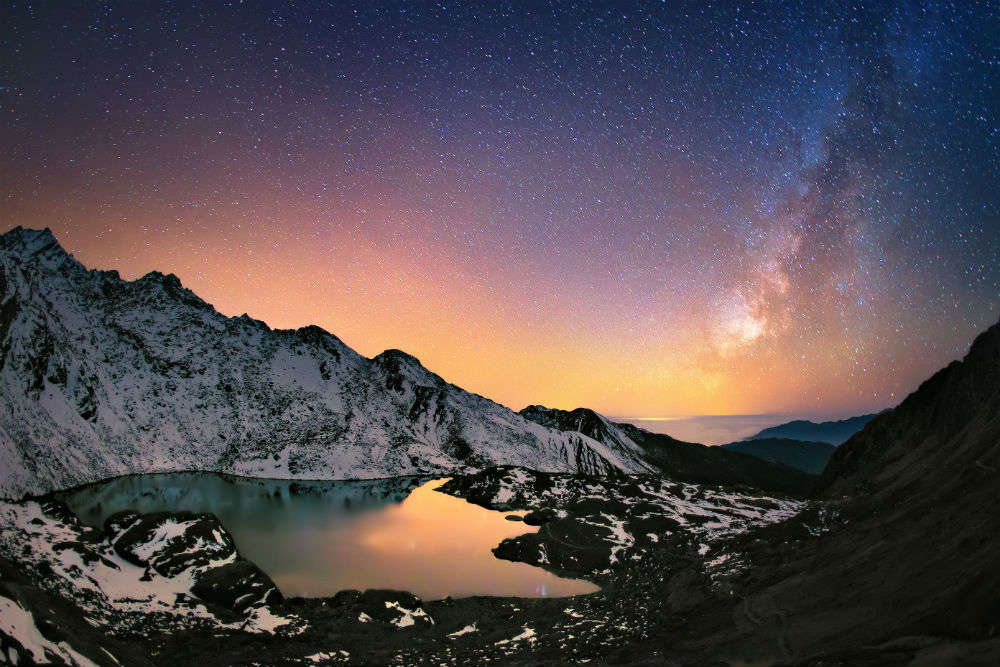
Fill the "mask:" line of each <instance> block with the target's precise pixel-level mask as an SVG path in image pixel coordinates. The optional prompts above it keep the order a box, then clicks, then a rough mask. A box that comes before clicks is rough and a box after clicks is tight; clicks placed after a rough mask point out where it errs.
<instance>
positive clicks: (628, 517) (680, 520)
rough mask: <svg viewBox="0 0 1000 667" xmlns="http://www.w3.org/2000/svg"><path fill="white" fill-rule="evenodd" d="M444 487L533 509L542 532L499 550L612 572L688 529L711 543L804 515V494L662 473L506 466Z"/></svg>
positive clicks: (486, 502)
mask: <svg viewBox="0 0 1000 667" xmlns="http://www.w3.org/2000/svg"><path fill="white" fill-rule="evenodd" d="M438 490H439V491H441V492H443V493H450V494H452V495H456V496H459V497H464V498H466V499H467V500H469V501H471V502H474V503H477V504H480V505H483V506H484V507H488V508H491V509H504V510H512V509H528V510H530V511H529V512H528V514H526V515H525V516H524V521H525V523H528V524H531V525H541V528H540V529H539V531H538V532H537V533H528V534H526V535H521V536H518V537H515V538H511V539H507V540H504V541H503V542H501V543H500V545H498V546H497V547H496V548H495V549H494V553H495V554H496V555H497V556H499V557H501V558H507V559H509V560H515V561H522V562H527V563H531V564H533V565H541V566H544V567H546V568H548V569H552V570H555V571H558V572H566V573H575V574H579V575H585V576H591V577H596V578H598V579H600V578H602V577H607V576H610V575H611V574H612V573H613V570H614V568H616V567H619V566H621V565H623V564H624V563H625V561H636V560H641V558H642V554H643V553H645V552H647V551H648V550H650V549H654V548H656V547H657V545H658V544H659V543H660V542H661V539H663V538H666V537H668V536H671V535H675V536H683V537H686V538H688V539H689V540H690V541H691V542H692V543H695V544H701V545H702V546H701V547H699V548H698V553H699V554H700V555H705V554H706V553H708V549H709V545H710V544H712V543H714V542H716V541H718V540H720V539H722V538H724V537H727V536H730V535H734V534H738V533H742V532H745V531H747V530H749V529H750V528H753V527H756V526H762V525H765V524H769V523H775V522H778V521H782V520H784V519H787V518H789V517H791V516H794V515H795V514H797V513H798V512H799V511H800V510H801V508H802V507H803V505H804V503H803V502H801V501H798V500H793V499H788V498H780V497H770V496H764V495H754V494H753V493H749V492H743V491H733V490H728V489H725V488H722V487H710V486H702V485H697V484H686V483H677V482H673V481H671V480H669V479H665V478H662V477H654V476H631V477H614V478H607V477H603V478H602V477H589V476H582V475H569V474H553V473H541V472H533V471H530V470H526V469H523V468H510V467H498V468H491V469H488V470H484V471H481V472H479V473H476V474H473V475H469V476H466V477H461V478H455V479H454V480H452V481H450V482H448V483H446V484H444V485H443V486H441V487H440V488H439V489H438Z"/></svg>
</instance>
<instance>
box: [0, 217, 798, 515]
mask: <svg viewBox="0 0 1000 667" xmlns="http://www.w3.org/2000/svg"><path fill="white" fill-rule="evenodd" d="M587 412H588V414H589V415H594V417H593V422H592V423H591V422H587V423H584V422H580V423H579V424H576V425H575V426H576V427H575V428H568V427H566V424H565V423H563V422H561V421H558V420H547V419H544V418H542V416H541V413H540V412H538V413H533V412H530V411H522V413H521V414H518V413H516V412H513V411H512V410H510V409H508V408H506V407H504V406H502V405H499V404H497V403H494V402H493V401H490V400H488V399H486V398H484V397H482V396H478V395H475V394H472V393H469V392H467V391H465V390H463V389H461V388H460V387H457V386H455V385H452V384H449V383H447V382H446V381H445V380H443V379H442V378H440V377H439V376H437V375H435V374H434V373H432V372H430V371H428V370H427V369H426V368H424V367H423V366H422V365H421V363H420V362H419V361H418V360H417V359H416V358H414V357H412V356H410V355H408V354H406V353H404V352H401V351H399V350H387V351H385V352H383V353H382V354H380V355H378V356H376V357H374V358H373V359H367V358H365V357H363V356H361V355H359V354H358V353H356V352H355V351H354V350H352V349H351V348H349V347H348V346H347V345H345V344H344V343H343V342H341V341H340V340H339V339H338V338H337V337H335V336H333V335H332V334H330V333H327V332H326V331H324V330H322V329H320V328H319V327H315V326H309V327H304V328H301V329H296V330H272V329H270V328H269V327H268V326H267V325H266V324H264V323H263V322H259V321H257V320H254V319H252V318H250V317H248V316H246V315H243V316H241V317H226V316H224V315H222V314H220V313H218V312H217V311H215V309H214V308H212V306H211V305H210V304H208V303H206V302H204V301H203V300H201V299H200V298H198V296H196V295H195V294H194V293H193V292H191V291H189V290H187V289H185V288H184V287H183V286H182V285H181V283H180V280H179V279H178V278H177V277H176V276H173V275H164V274H162V273H159V272H155V271H154V272H152V273H149V274H147V275H145V276H143V277H142V278H139V279H138V280H135V281H131V282H129V281H125V280H122V279H121V277H120V276H119V275H118V273H117V272H116V271H94V270H87V269H86V268H85V267H83V266H82V265H81V264H80V263H79V262H77V261H76V260H75V259H73V258H72V257H71V256H70V255H69V254H67V253H66V252H65V250H63V248H62V247H61V246H60V245H59V243H58V242H57V241H56V239H55V238H54V237H53V235H52V234H51V232H49V231H48V230H44V231H35V230H27V229H22V228H20V227H18V228H15V229H13V230H11V231H9V232H7V233H5V234H3V235H2V236H0V469H2V470H3V474H2V475H0V496H6V497H14V496H19V495H21V494H24V493H43V492H47V491H50V490H53V489H59V488H65V487H69V486H73V485H79V484H83V483H87V482H92V481H95V480H98V479H102V478H107V477H113V476H117V475H124V474H129V473H141V472H153V471H177V470H206V471H218V472H228V473H233V474H239V475H245V476H250V477H272V478H284V479H287V478H294V479H357V478H376V477H387V476H395V475H405V474H437V473H448V472H456V471H461V470H473V469H479V468H483V467H487V466H490V465H498V464H514V465H521V466H525V467H528V468H532V469H535V470H540V471H551V472H556V471H563V472H585V473H591V474H616V473H641V472H660V471H666V472H669V473H670V474H676V475H677V476H679V477H682V478H688V479H692V480H696V481H705V482H711V483H727V482H738V483H746V484H750V485H757V486H760V487H761V488H769V489H774V490H787V491H798V492H801V491H802V490H803V489H804V488H805V485H806V482H804V481H803V479H802V478H801V477H800V475H799V473H797V472H796V471H793V470H790V469H788V468H784V467H781V466H776V465H771V464H764V463H761V462H760V461H757V460H755V459H752V458H751V457H746V456H743V455H740V454H736V453H730V452H724V451H723V450H717V449H713V448H707V447H703V446H701V445H693V444H689V443H679V442H677V441H675V440H673V439H672V438H669V437H667V436H659V435H655V434H651V433H648V432H646V431H643V430H642V429H638V428H636V427H633V426H628V425H622V424H611V423H609V422H607V420H605V419H604V418H603V417H600V416H599V415H596V413H590V412H589V411H587Z"/></svg>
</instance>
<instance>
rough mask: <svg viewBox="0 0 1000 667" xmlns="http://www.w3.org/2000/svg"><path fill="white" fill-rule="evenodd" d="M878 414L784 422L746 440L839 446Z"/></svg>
mask: <svg viewBox="0 0 1000 667" xmlns="http://www.w3.org/2000/svg"><path fill="white" fill-rule="evenodd" d="M878 415H879V413H873V414H870V415H859V416H857V417H851V418H849V419H841V420H840V421H828V422H814V421H808V420H805V419H796V420H795V421H790V422H785V423H784V424H778V425H777V426H772V427H770V428H765V429H764V430H763V431H761V432H760V433H758V434H756V435H752V436H750V437H749V438H747V440H759V439H765V438H785V439H788V440H802V441H804V442H828V443H830V444H831V445H839V444H841V443H842V442H844V441H845V440H847V439H848V438H850V437H851V436H852V435H854V434H855V433H857V432H858V431H860V430H861V429H863V428H864V427H865V424H867V423H868V422H870V421H871V420H873V419H875V418H876V417H878Z"/></svg>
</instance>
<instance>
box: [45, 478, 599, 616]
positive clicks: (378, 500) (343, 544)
mask: <svg viewBox="0 0 1000 667" xmlns="http://www.w3.org/2000/svg"><path fill="white" fill-rule="evenodd" d="M442 483H443V480H427V479H417V478H413V477H404V478H393V479H387V480H366V481H351V482H301V481H290V480H265V479H245V478H239V477H230V476H224V475H216V474H212V473H164V474H155V475H137V476H133V477H121V478H117V479H112V480H109V481H106V482H101V483H99V484H95V485H92V486H88V487H84V488H81V489H76V490H73V491H67V492H62V493H60V494H58V497H59V499H60V500H62V501H63V502H65V503H66V504H67V505H69V506H70V508H71V509H72V510H73V511H74V512H76V513H77V515H79V517H80V518H81V519H82V520H83V521H84V522H86V523H89V524H92V525H96V526H100V525H102V524H103V522H104V519H105V518H107V517H108V516H110V515H111V514H113V513H115V512H117V511H119V510H124V509H134V510H136V511H138V512H143V513H146V512H156V511H178V510H188V511H192V512H212V513H213V514H215V515H216V516H218V517H219V518H220V519H221V520H222V522H223V524H224V525H225V526H226V528H228V529H229V531H230V532H231V533H232V535H233V537H234V538H235V540H236V546H237V548H238V549H239V550H240V553H242V554H243V555H244V556H246V557H247V558H249V559H250V560H252V561H254V562H255V563H257V564H258V565H259V566H260V567H261V568H262V569H263V570H264V571H265V572H267V573H268V574H269V575H271V577H272V578H273V579H274V581H275V583H276V584H277V585H278V587H279V588H280V589H281V591H282V592H283V593H284V594H285V595H286V596H289V597H294V596H306V597H320V596H328V595H333V594H334V593H336V592H337V591H340V590H344V589H349V588H354V589H362V590H363V589H366V588H391V589H396V590H406V591H411V592H413V593H415V594H416V595H418V596H420V597H422V598H424V599H427V600H435V599H441V598H444V597H447V596H451V597H462V596H468V595H516V596H521V597H541V596H549V597H558V596H568V595H576V594H578V593H590V592H593V591H596V590H597V586H595V585H593V584H591V583H589V582H586V581H581V580H574V579H564V578H561V577H557V576H556V575H554V574H550V573H548V572H546V571H545V570H542V569H540V568H537V567H533V566H531V565H527V564H524V563H512V562H509V561H505V560H500V559H498V558H496V557H494V556H493V554H492V553H491V551H490V550H491V549H492V548H493V547H495V546H496V545H497V544H499V543H500V541H501V540H503V539H504V538H507V537H513V536H515V535H520V534H523V533H527V532H533V531H536V530H538V529H537V528H535V527H532V526H527V525H525V524H524V523H522V522H520V521H508V520H507V519H505V516H506V515H507V514H510V512H494V511H490V510H486V509H483V508H482V507H479V506H478V505H473V504H471V503H467V502H466V501H464V500H462V499H460V498H454V497H452V496H448V495H445V494H443V493H439V492H437V491H435V490H434V488H435V487H437V486H439V485H440V484H442Z"/></svg>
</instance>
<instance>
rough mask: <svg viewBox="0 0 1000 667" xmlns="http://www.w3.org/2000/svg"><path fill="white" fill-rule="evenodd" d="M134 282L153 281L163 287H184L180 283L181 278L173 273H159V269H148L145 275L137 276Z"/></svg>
mask: <svg viewBox="0 0 1000 667" xmlns="http://www.w3.org/2000/svg"><path fill="white" fill-rule="evenodd" d="M136 282H145V283H149V282H155V283H159V284H161V285H163V286H164V287H171V288H173V289H180V288H182V287H184V286H183V285H182V284H181V279H180V278H178V277H177V275H176V274H174V273H161V272H160V271H156V270H155V269H154V270H153V271H150V272H149V273H147V274H146V275H144V276H142V277H141V278H139V279H138V280H137V281H136Z"/></svg>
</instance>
